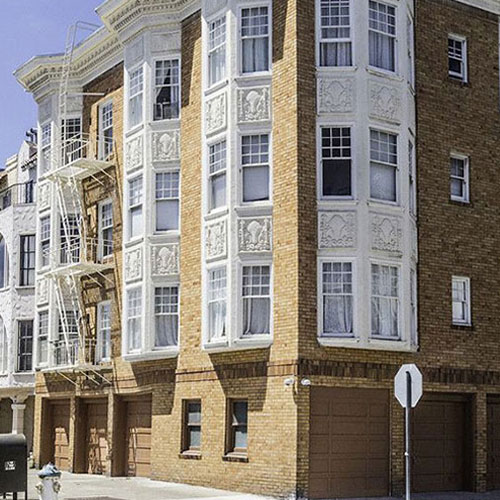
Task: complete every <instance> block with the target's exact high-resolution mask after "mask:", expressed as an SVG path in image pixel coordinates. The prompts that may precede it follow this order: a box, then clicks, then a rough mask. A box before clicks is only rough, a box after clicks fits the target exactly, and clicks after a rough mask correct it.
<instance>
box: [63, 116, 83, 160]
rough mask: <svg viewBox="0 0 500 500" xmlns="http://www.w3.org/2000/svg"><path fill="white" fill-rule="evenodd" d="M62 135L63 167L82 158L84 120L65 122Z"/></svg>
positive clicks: (70, 119)
mask: <svg viewBox="0 0 500 500" xmlns="http://www.w3.org/2000/svg"><path fill="white" fill-rule="evenodd" d="M61 135H62V141H63V147H62V163H63V165H67V164H70V163H72V162H74V161H76V160H78V159H80V158H81V157H82V119H81V118H79V117H77V118H68V119H66V120H63V125H62V130H61Z"/></svg>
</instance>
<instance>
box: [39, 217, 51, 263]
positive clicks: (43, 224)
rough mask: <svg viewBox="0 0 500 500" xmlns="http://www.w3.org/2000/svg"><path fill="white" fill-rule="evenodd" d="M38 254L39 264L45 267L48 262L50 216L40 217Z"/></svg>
mask: <svg viewBox="0 0 500 500" xmlns="http://www.w3.org/2000/svg"><path fill="white" fill-rule="evenodd" d="M40 254H41V265H42V267H46V266H48V265H49V263H50V216H49V215H48V216H46V217H42V218H41V219H40Z"/></svg>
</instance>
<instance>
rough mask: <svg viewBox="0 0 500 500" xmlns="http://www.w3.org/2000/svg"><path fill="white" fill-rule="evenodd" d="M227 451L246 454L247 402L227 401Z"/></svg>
mask: <svg viewBox="0 0 500 500" xmlns="http://www.w3.org/2000/svg"><path fill="white" fill-rule="evenodd" d="M227 436H228V440H227V453H228V454H235V455H246V454H247V449H248V402H247V401H246V400H231V401H229V412H228V427H227Z"/></svg>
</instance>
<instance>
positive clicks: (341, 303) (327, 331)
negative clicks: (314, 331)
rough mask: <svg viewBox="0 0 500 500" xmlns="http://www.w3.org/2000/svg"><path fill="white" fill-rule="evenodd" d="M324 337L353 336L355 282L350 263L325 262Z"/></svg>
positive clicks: (323, 278)
mask: <svg viewBox="0 0 500 500" xmlns="http://www.w3.org/2000/svg"><path fill="white" fill-rule="evenodd" d="M322 299H323V332H322V334H323V336H337V335H347V336H351V335H352V334H353V331H354V329H353V306H354V294H353V280H352V264H351V263H350V262H323V265H322Z"/></svg>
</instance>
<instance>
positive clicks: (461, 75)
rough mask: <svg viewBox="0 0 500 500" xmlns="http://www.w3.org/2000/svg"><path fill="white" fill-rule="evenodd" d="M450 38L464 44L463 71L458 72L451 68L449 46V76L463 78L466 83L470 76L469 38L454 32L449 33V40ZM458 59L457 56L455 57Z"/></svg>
mask: <svg viewBox="0 0 500 500" xmlns="http://www.w3.org/2000/svg"><path fill="white" fill-rule="evenodd" d="M449 40H453V41H454V42H459V43H460V44H461V45H462V59H461V63H462V72H461V73H456V72H454V71H451V70H450V68H449V61H450V50H449V47H448V76H450V77H451V78H456V79H458V80H461V81H462V82H464V83H467V78H468V71H467V38H466V37H465V36H461V35H456V34H454V33H448V42H449ZM453 59H456V60H457V61H458V60H459V59H457V58H456V57H455V58H453Z"/></svg>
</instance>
